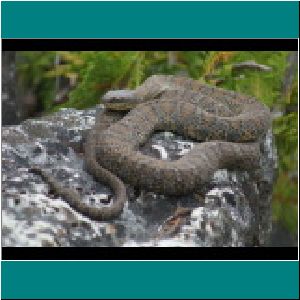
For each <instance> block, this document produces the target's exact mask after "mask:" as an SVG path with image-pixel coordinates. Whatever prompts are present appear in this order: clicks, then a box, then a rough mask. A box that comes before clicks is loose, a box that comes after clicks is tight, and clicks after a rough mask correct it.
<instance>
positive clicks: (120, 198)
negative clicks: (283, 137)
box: [31, 75, 271, 221]
mask: <svg viewBox="0 0 300 300" xmlns="http://www.w3.org/2000/svg"><path fill="white" fill-rule="evenodd" d="M103 102H104V104H105V107H106V109H105V111H104V112H103V113H102V114H101V115H100V116H97V117H96V124H95V126H94V127H93V128H92V129H91V131H90V133H89V136H88V138H87V142H86V145H85V160H86V166H87V170H88V171H89V172H90V173H91V174H92V175H93V176H94V177H95V178H96V179H97V180H98V181H99V182H102V183H104V184H106V185H108V186H109V187H110V188H111V189H112V191H113V192H114V201H113V204H112V205H111V206H109V207H104V208H95V207H90V206H88V205H86V204H84V203H83V202H82V201H81V197H80V195H79V194H78V192H77V191H75V190H72V189H70V188H65V187H63V186H62V185H61V184H60V183H58V182H57V180H56V179H55V178H54V177H53V176H51V175H49V174H47V173H46V172H45V171H43V170H42V169H40V168H37V167H35V168H32V170H31V171H32V172H34V173H37V174H39V175H41V176H42V177H43V179H44V180H45V181H46V182H47V183H48V184H49V185H50V187H51V189H52V190H53V191H54V192H55V193H56V194H58V195H60V196H62V197H63V198H64V199H65V200H66V201H67V202H68V203H69V205H70V206H71V207H73V208H74V209H76V210H77V211H79V212H80V213H82V214H84V215H86V216H88V217H89V218H91V219H94V220H99V221H102V220H110V219H112V218H115V217H117V216H118V215H120V214H121V212H122V210H123V206H124V203H125V202H126V200H127V196H126V188H125V185H124V183H123V181H124V182H126V183H128V184H130V185H132V186H137V187H140V188H143V189H146V190H149V191H153V192H156V193H160V194H165V195H183V194H188V193H191V192H194V191H196V190H197V188H198V187H199V186H201V185H202V184H203V183H204V182H206V181H208V180H209V179H210V178H211V177H212V175H213V173H214V172H215V171H216V170H217V169H221V168H242V169H246V170H251V169H254V168H258V167H259V157H260V150H259V140H260V139H261V138H262V136H263V135H264V134H265V132H266V131H267V129H268V128H269V127H270V120H271V118H270V111H269V109H268V108H267V107H266V106H264V105H263V104H262V103H260V102H258V101H257V100H256V99H254V98H252V97H248V96H245V95H241V94H238V93H235V92H232V91H227V90H224V89H220V88H216V87H213V86H209V85H206V84H202V83H200V82H198V81H195V80H192V79H189V78H185V77H177V76H171V75H170V76H167V75H154V76H151V77H149V78H148V79H147V80H146V81H145V82H144V83H143V84H142V85H141V86H139V87H138V88H137V89H136V90H133V91H130V90H126V91H111V92H108V93H107V94H106V95H105V96H104V97H103ZM124 111H129V112H128V113H127V114H126V115H125V113H124ZM111 121H113V122H112V124H111ZM155 131H172V132H175V133H178V134H180V135H183V136H184V137H186V138H190V139H193V140H196V141H199V142H201V143H197V144H196V145H195V147H194V148H193V149H192V150H191V151H190V152H189V153H188V154H186V155H185V156H183V157H182V158H180V159H179V160H176V161H163V160H159V159H155V158H153V157H150V156H147V155H144V154H142V153H141V152H140V151H139V148H140V147H141V145H143V143H145V142H146V141H147V139H148V138H149V137H150V136H151V135H152V134H153V133H154V132H155Z"/></svg>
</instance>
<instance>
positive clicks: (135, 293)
mask: <svg viewBox="0 0 300 300" xmlns="http://www.w3.org/2000/svg"><path fill="white" fill-rule="evenodd" d="M298 268H299V263H298V262H295V261H294V262H292V261H286V262H280V261H278V262H274V261H269V262H263V261H262V262H258V261H252V262H251V261H248V262H245V261H244V262H242V261H235V262H234V261H232V262H228V261H227V262H226V261H219V262H213V261H210V262H206V261H191V262H188V261H186V262H181V261H177V262H174V261H161V262H157V261H133V262H128V261H118V262H116V261H110V262H108V261H78V262H74V261H31V262H26V261H19V262H16V261H3V262H2V298H4V299H9V298H15V299H16V298H23V299H24V298H82V299H85V298H128V299H129V298H174V299H175V298H182V299H185V298H229V299H230V298H231V299H232V298H265V299H266V298H273V299H292V298H294V299H296V298H297V297H298V295H299V285H298V280H299V269H298Z"/></svg>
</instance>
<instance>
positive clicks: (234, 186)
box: [2, 106, 277, 247]
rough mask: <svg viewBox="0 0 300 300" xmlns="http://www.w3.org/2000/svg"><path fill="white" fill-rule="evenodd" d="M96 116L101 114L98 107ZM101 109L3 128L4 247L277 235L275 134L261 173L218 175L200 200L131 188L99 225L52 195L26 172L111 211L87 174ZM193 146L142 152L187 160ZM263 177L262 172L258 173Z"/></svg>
mask: <svg viewBox="0 0 300 300" xmlns="http://www.w3.org/2000/svg"><path fill="white" fill-rule="evenodd" d="M97 109H102V107H101V106H98V107H97ZM95 112H96V109H95V108H93V109H88V110H84V111H77V110H74V109H63V110H60V111H59V112H58V113H56V114H54V115H52V116H48V117H43V118H40V119H30V120H26V121H25V122H23V123H22V124H20V125H17V126H9V127H3V128H2V243H3V246H191V247H201V246H259V245H265V244H266V243H267V242H268V239H269V235H270V230H271V199H272V185H273V181H274V176H275V172H274V170H275V167H276V159H277V157H276V151H275V148H274V144H273V137H272V134H271V131H269V132H268V133H267V135H266V137H265V139H264V140H263V141H262V142H261V152H262V159H261V169H260V171H259V172H258V173H259V176H257V174H256V175H255V174H248V173H247V172H242V171H228V170H218V171H217V172H215V174H214V177H213V178H212V180H211V182H210V183H208V184H207V185H205V186H203V187H201V190H200V191H199V193H198V194H196V195H189V196H184V197H176V198H175V197H166V196H163V195H156V194H154V193H151V192H145V191H138V190H134V189H133V188H132V187H129V186H128V194H129V198H130V200H129V202H128V203H127V204H126V206H125V208H124V211H123V213H122V215H121V216H120V217H119V218H118V219H115V220H113V221H110V222H95V221H91V220H89V219H88V218H86V217H84V216H82V215H80V214H79V213H77V212H76V211H74V210H73V209H71V208H70V207H69V205H68V204H67V203H66V202H65V201H64V200H63V199H61V198H60V197H55V196H54V195H52V194H51V192H50V191H49V189H48V186H47V184H45V183H44V182H43V181H42V179H41V178H40V177H39V176H37V175H34V174H31V173H29V172H28V168H30V167H31V166H32V165H33V164H35V165H36V164H37V165H40V166H42V168H43V169H45V170H47V171H48V172H51V173H52V174H54V175H55V176H56V177H57V178H58V180H59V181H60V182H61V183H62V184H64V185H66V186H72V187H73V188H76V189H77V190H78V191H79V192H80V193H81V194H82V201H86V202H87V203H89V204H90V205H92V206H99V207H101V206H105V205H110V203H111V201H112V199H113V195H111V191H110V190H109V188H108V187H105V186H103V185H102V184H101V183H99V182H95V181H94V180H93V178H92V177H91V176H90V175H89V174H88V173H87V172H86V171H85V168H84V161H83V156H82V145H83V143H84V140H85V136H86V132H87V130H88V129H89V128H91V127H92V126H93V124H94V121H95ZM193 145H194V142H192V141H188V140H185V139H184V138H182V137H180V136H176V135H174V134H173V133H170V132H161V133H156V134H154V135H153V136H152V138H151V139H150V140H149V141H148V143H147V144H146V145H144V146H143V148H142V149H141V151H142V152H144V153H146V154H148V155H151V156H153V157H157V158H160V159H165V160H174V159H178V158H180V157H181V156H182V155H185V154H186V153H188V152H189V150H190V149H191V148H192V147H193ZM256 173H257V172H256Z"/></svg>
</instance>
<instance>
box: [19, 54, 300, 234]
mask: <svg viewBox="0 0 300 300" xmlns="http://www.w3.org/2000/svg"><path fill="white" fill-rule="evenodd" d="M292 55H293V54H292V53H290V52H284V51H237V52H232V51H231V52H228V51H227V52H222V51H169V52H167V51H127V52H121V51H109V52H106V51H102V52H95V51H88V52H68V51H62V52H50V51H48V52H19V53H18V65H17V67H18V71H19V78H20V81H21V83H22V85H23V86H24V87H25V88H31V89H32V90H33V91H34V92H35V94H36V96H37V98H38V100H39V101H40V102H41V103H42V106H43V109H44V113H51V112H53V111H56V110H58V109H60V108H61V107H74V108H78V109H83V108H86V107H90V106H93V105H95V104H96V103H99V101H100V99H101V95H103V94H104V93H105V92H106V91H108V90H110V89H121V88H135V87H136V86H138V85H139V84H140V83H142V82H143V80H144V79H145V78H147V77H148V76H150V75H152V74H186V75H189V76H191V77H192V78H194V79H198V80H200V81H202V82H207V83H209V84H213V85H218V86H220V87H223V88H226V89H230V90H235V91H239V92H242V93H245V94H248V95H253V96H255V97H256V98H258V99H260V100H261V101H262V102H264V103H265V104H266V105H268V106H269V107H270V109H271V110H273V111H276V112H279V113H280V114H278V115H279V116H278V117H277V118H276V119H275V120H274V123H273V132H274V136H275V138H276V144H277V147H278V156H279V166H278V169H279V173H278V179H277V182H276V185H275V188H274V197H273V198H274V201H273V204H274V205H273V215H274V219H276V220H278V221H280V222H282V224H283V225H284V226H286V228H288V229H289V230H290V231H291V232H292V233H295V232H297V222H298V220H297V202H298V197H297V194H298V167H297V166H298V160H297V159H298V126H297V124H298V109H297V107H298V84H297V82H298V78H297V67H294V68H293V64H294V65H296V62H292V61H291V57H292ZM245 61H255V62H256V63H258V64H263V65H267V66H269V67H271V68H272V70H271V71H269V72H261V71H257V70H251V69H245V70H236V69H235V68H234V65H235V64H236V63H240V62H245ZM57 78H64V79H67V80H69V82H70V83H71V87H72V89H71V91H70V92H69V93H68V97H67V101H65V102H64V103H61V104H55V102H54V101H53V99H54V98H55V95H56V93H57V92H58V91H57V90H56V89H57Z"/></svg>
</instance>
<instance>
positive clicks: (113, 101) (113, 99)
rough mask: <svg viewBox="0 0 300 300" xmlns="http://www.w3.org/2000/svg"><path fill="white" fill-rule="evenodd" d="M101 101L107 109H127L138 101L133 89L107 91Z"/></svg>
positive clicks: (131, 107)
mask: <svg viewBox="0 0 300 300" xmlns="http://www.w3.org/2000/svg"><path fill="white" fill-rule="evenodd" d="M102 103H103V104H104V105H105V107H106V108H107V109H108V110H118V111H128V110H131V109H133V108H134V107H135V106H136V105H137V104H139V103H140V101H139V100H138V98H137V97H136V93H135V90H115V91H108V92H107V93H106V94H104V95H103V97H102Z"/></svg>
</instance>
